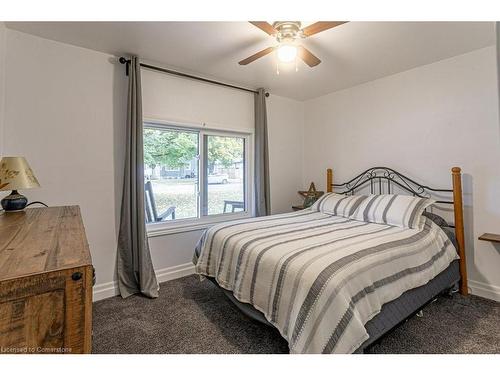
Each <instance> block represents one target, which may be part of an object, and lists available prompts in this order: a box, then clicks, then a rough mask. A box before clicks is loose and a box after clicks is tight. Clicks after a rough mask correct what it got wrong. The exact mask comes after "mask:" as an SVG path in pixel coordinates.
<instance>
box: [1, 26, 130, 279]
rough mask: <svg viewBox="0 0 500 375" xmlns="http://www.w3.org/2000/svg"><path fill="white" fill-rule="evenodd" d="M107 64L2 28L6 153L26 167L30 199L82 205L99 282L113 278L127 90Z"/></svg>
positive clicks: (119, 70) (97, 56)
mask: <svg viewBox="0 0 500 375" xmlns="http://www.w3.org/2000/svg"><path fill="white" fill-rule="evenodd" d="M110 58H111V56H109V55H106V54H103V53H100V52H94V51H90V50H87V49H83V48H79V47H73V46H68V45H65V44H61V43H57V42H53V41H48V40H45V39H41V38H38V37H34V36H30V35H27V34H23V33H19V32H16V31H12V30H7V59H6V71H7V77H6V87H5V93H6V95H5V129H4V135H5V139H4V154H6V155H23V156H25V157H26V158H27V160H28V162H29V163H30V164H31V166H32V168H33V171H34V172H35V174H36V176H37V177H38V180H39V181H40V184H41V188H39V189H33V190H27V191H24V193H25V194H26V195H27V196H28V198H29V199H30V200H41V201H43V202H45V203H47V204H48V205H50V206H55V205H73V204H76V205H79V206H80V207H81V210H82V214H83V219H84V224H85V228H86V231H87V237H88V241H89V244H90V248H91V251H92V259H93V263H94V266H95V268H96V272H97V282H98V283H102V282H107V281H110V280H112V279H113V278H114V274H115V257H116V238H117V226H118V222H117V212H118V210H119V206H118V204H117V195H116V193H117V191H120V190H119V188H118V187H119V186H120V184H121V182H120V183H118V182H119V181H121V179H122V176H121V170H122V168H123V167H122V165H123V163H122V162H121V159H120V158H121V154H122V153H123V148H122V147H121V145H120V144H119V142H117V139H118V136H117V135H118V134H120V133H121V130H120V128H121V127H123V124H124V122H125V117H124V116H125V101H126V86H125V79H124V78H123V67H122V66H120V65H113V64H111V63H110V61H109V60H110ZM117 166H118V167H119V168H116V167H117Z"/></svg>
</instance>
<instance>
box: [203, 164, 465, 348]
mask: <svg viewBox="0 0 500 375" xmlns="http://www.w3.org/2000/svg"><path fill="white" fill-rule="evenodd" d="M452 181H453V189H434V188H430V187H427V186H424V185H420V184H418V183H416V182H415V181H414V180H412V179H409V178H407V177H405V176H403V175H402V174H400V173H398V172H396V171H394V170H392V169H390V168H385V167H375V168H371V169H369V170H367V171H365V172H363V173H361V174H359V175H357V176H356V177H354V178H353V179H351V180H349V181H348V182H346V183H342V184H334V183H333V173H332V171H331V170H328V171H327V191H328V193H332V191H333V190H334V189H335V190H336V191H337V194H333V193H332V194H330V195H327V197H326V198H325V199H324V200H323V202H317V204H315V206H313V207H311V208H309V209H306V210H302V211H299V212H294V213H289V214H281V215H272V216H268V217H260V218H252V219H245V220H238V221H233V222H228V223H223V224H218V225H215V226H214V227H212V228H210V229H209V230H207V231H206V232H205V233H204V235H203V236H202V238H201V240H200V242H199V244H198V246H197V248H196V252H195V259H194V260H195V264H196V272H197V273H198V274H200V275H202V276H205V277H207V278H209V279H211V280H212V281H213V282H214V283H216V285H218V286H219V287H221V288H222V289H223V290H224V291H225V293H226V294H227V295H228V297H229V298H230V299H231V300H232V301H233V302H235V303H236V305H237V306H238V307H240V309H242V311H244V312H245V313H246V314H248V315H250V316H252V317H254V318H256V319H258V320H261V321H263V322H265V323H266V324H270V325H272V326H273V327H275V328H277V329H278V330H279V332H280V333H281V335H282V336H283V337H284V338H285V339H286V340H287V341H288V343H289V348H290V352H291V353H353V352H362V351H363V350H365V349H366V348H367V347H368V346H369V345H371V344H373V342H375V341H376V340H378V339H380V338H381V337H382V336H383V335H384V334H386V333H387V332H388V331H390V330H391V329H393V328H394V327H395V326H397V325H398V324H400V323H401V322H403V321H404V320H405V319H407V318H408V317H409V316H411V315H412V314H414V313H415V312H416V311H418V310H419V309H421V308H422V307H423V306H424V305H425V304H427V303H428V302H429V301H431V300H432V299H434V298H435V297H436V296H437V295H439V294H440V293H443V292H447V291H449V290H452V289H453V288H454V286H455V285H456V284H457V282H459V283H460V287H459V288H460V292H461V293H462V294H466V293H467V284H466V280H467V279H466V271H465V256H464V238H463V213H462V193H461V176H460V169H459V168H454V169H453V170H452ZM364 188H369V190H370V195H369V196H364V195H357V194H355V193H356V192H357V191H359V190H361V189H364ZM395 189H399V190H400V191H405V192H407V193H410V195H411V196H412V197H415V198H411V199H413V200H414V201H415V203H412V204H413V206H412V209H411V210H408V209H407V210H406V211H405V213H404V217H405V220H407V222H408V225H407V226H397V225H395V224H394V223H392V222H391V221H390V220H392V219H391V214H390V213H391V212H392V211H396V208H394V207H391V210H392V211H389V219H388V218H387V215H386V214H387V209H383V203H381V202H382V201H384V200H385V201H390V204H392V206H396V205H397V204H396V203H392V202H393V201H394V191H395ZM383 193H387V194H385V195H384V194H383ZM431 195H434V196H437V197H438V198H439V199H435V200H434V202H435V204H438V205H451V206H453V212H454V219H455V220H454V221H455V225H454V226H449V227H450V228H453V232H452V234H451V235H450V233H446V230H448V229H449V228H443V227H445V226H448V224H446V225H444V224H443V222H439V221H436V220H435V219H434V218H433V217H432V216H428V215H420V214H415V212H423V211H424V209H422V211H420V208H421V207H424V205H423V204H421V203H422V202H426V203H425V204H430V203H429V202H428V199H427V198H428V197H429V196H431ZM446 195H448V196H449V195H451V196H452V199H451V200H446V199H442V197H443V196H446ZM328 199H329V200H330V201H332V202H333V203H332V204H333V205H332V206H331V207H335V211H328V210H326V209H325V206H328V203H327V204H325V202H328ZM411 199H404V197H402V196H401V195H400V194H397V200H396V201H397V202H398V203H399V202H400V201H401V202H403V201H409V200H411ZM340 202H342V203H340ZM346 202H347V203H346ZM412 202H413V201H412ZM322 204H323V205H324V206H322ZM390 204H389V205H390ZM342 205H344V206H342ZM363 205H364V206H363ZM379 206H380V208H381V209H383V211H384V215H382V214H381V215H379V216H380V218H382V217H384V221H380V220H379V222H376V220H375V218H376V217H377V215H376V214H375V213H373V214H372V213H370V214H367V213H368V212H371V211H370V210H374V209H378V208H379ZM420 206H421V207H420ZM342 207H345V209H343V211H341V210H340V208H342ZM417 207H418V209H417ZM424 208H425V207H424ZM360 210H361V214H362V215H361V217H356V216H355V214H354V213H357V212H359V211H360ZM363 214H364V216H363ZM370 215H372V216H373V220H371V219H369V218H368V216H370ZM370 220H371V221H370ZM410 223H411V225H410Z"/></svg>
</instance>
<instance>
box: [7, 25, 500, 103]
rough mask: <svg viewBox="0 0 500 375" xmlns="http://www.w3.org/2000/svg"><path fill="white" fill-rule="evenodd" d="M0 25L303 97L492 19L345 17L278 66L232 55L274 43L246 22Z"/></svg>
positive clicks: (435, 53)
mask: <svg viewBox="0 0 500 375" xmlns="http://www.w3.org/2000/svg"><path fill="white" fill-rule="evenodd" d="M6 24H7V27H9V28H11V29H15V30H19V31H22V32H26V33H29V34H34V35H38V36H41V37H44V38H47V39H53V40H57V41H60V42H64V43H69V44H73V45H77V46H81V47H86V48H90V49H93V50H98V51H102V52H106V53H110V54H114V55H117V56H119V55H122V54H125V53H127V54H136V55H139V56H141V57H142V58H144V59H146V60H150V61H155V62H158V63H160V64H162V65H164V66H167V67H173V68H177V69H178V70H181V71H184V72H191V73H198V74H200V75H203V76H206V77H211V78H216V79H220V80H224V81H226V82H229V83H237V84H240V85H245V86H247V87H250V88H257V87H265V88H267V89H268V90H269V91H270V92H271V93H273V94H276V95H281V96H286V97H290V98H294V99H298V100H307V99H311V98H314V97H317V96H320V95H324V94H326V93H329V92H332V91H336V90H340V89H344V88H347V87H352V86H355V85H357V84H360V83H363V82H368V81H371V80H374V79H377V78H380V77H384V76H387V75H391V74H395V73H398V72H402V71H405V70H408V69H411V68H414V67H417V66H420V65H425V64H429V63H432V62H435V61H438V60H442V59H446V58H449V57H452V56H456V55H460V54H463V53H466V52H469V51H472V50H475V49H479V48H483V47H486V46H489V45H492V44H494V43H495V31H494V23H493V22H350V23H347V24H344V25H341V26H338V27H336V28H334V29H331V30H327V31H324V32H322V33H320V34H317V35H314V36H312V37H309V38H307V39H305V40H304V41H303V44H304V45H305V46H306V47H307V48H309V49H310V50H311V51H312V52H313V53H314V54H316V55H317V56H318V57H319V58H320V59H321V60H322V63H321V64H320V65H318V66H317V67H315V68H309V67H308V66H306V65H305V64H303V63H302V62H300V63H299V65H298V67H299V70H298V71H297V72H296V71H295V66H294V67H293V68H291V69H290V68H289V69H285V68H284V67H282V68H280V74H279V75H277V74H276V57H275V55H274V54H271V55H268V56H266V57H263V58H261V59H259V60H257V61H255V62H253V63H251V64H250V65H247V66H240V65H238V61H239V60H242V59H243V58H245V57H248V56H249V55H251V54H253V53H255V52H257V51H259V50H261V49H264V48H266V47H268V46H270V45H274V44H275V40H274V39H273V38H272V37H271V36H269V35H267V34H265V33H264V32H262V31H261V30H259V29H257V28H256V27H254V26H252V25H251V24H249V23H247V22H7V23H6Z"/></svg>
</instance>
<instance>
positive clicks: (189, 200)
mask: <svg viewBox="0 0 500 375" xmlns="http://www.w3.org/2000/svg"><path fill="white" fill-rule="evenodd" d="M151 183H152V185H153V192H154V195H155V200H156V205H157V208H158V213H159V214H161V213H162V212H164V211H166V210H167V209H168V207H170V206H175V216H176V218H177V219H187V218H193V217H197V200H198V193H197V184H196V180H194V179H180V180H175V179H162V180H153V181H151ZM224 200H232V201H243V182H242V181H241V180H232V181H230V182H229V183H227V184H213V185H212V184H211V185H208V213H209V215H214V214H221V213H223V212H224ZM230 209H231V208H230V207H228V208H227V210H228V211H229V212H230Z"/></svg>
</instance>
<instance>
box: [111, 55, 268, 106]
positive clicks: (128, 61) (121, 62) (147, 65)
mask: <svg viewBox="0 0 500 375" xmlns="http://www.w3.org/2000/svg"><path fill="white" fill-rule="evenodd" d="M118 61H120V64H126V73H127V75H128V67H129V64H130V60H128V59H126V58H125V57H120V58H119V59H118ZM140 65H141V66H142V67H143V68H146V69H151V70H156V71H158V72H162V73H167V74H171V75H174V76H179V77H184V78H191V79H195V80H197V81H202V82H207V83H212V84H214V85H219V86H224V87H230V88H232V89H236V90H243V91H246V92H251V93H254V94H257V93H258V91H256V90H251V89H247V88H246V87H240V86H234V85H230V84H228V83H224V82H219V81H214V80H211V79H207V78H203V77H197V76H193V75H191V74H186V73H181V72H177V71H175V70H170V69H165V68H160V67H159V66H153V65H149V64H143V63H140ZM265 95H266V98H267V97H268V96H269V93H268V92H266V94H265Z"/></svg>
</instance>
